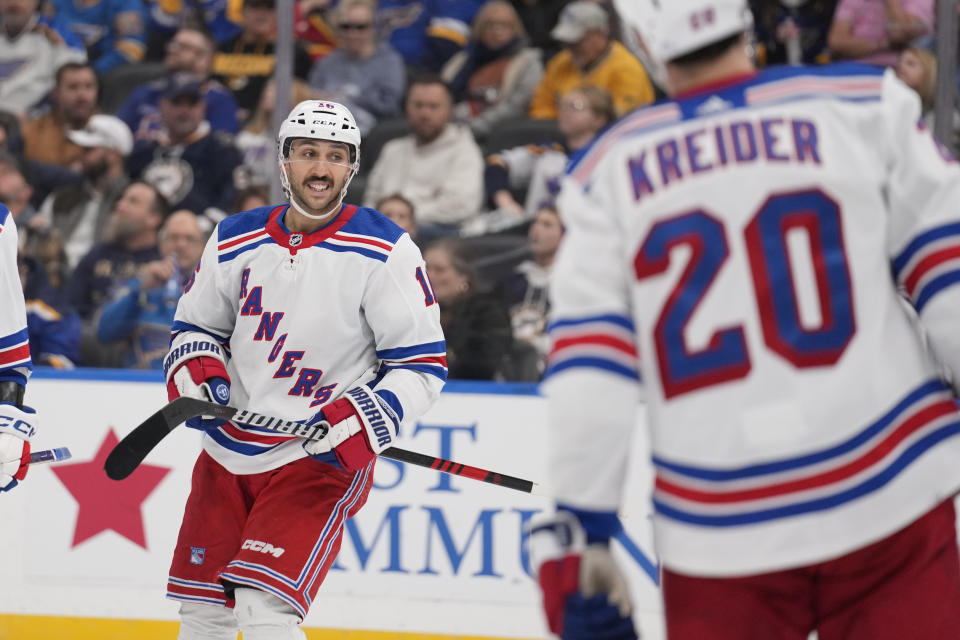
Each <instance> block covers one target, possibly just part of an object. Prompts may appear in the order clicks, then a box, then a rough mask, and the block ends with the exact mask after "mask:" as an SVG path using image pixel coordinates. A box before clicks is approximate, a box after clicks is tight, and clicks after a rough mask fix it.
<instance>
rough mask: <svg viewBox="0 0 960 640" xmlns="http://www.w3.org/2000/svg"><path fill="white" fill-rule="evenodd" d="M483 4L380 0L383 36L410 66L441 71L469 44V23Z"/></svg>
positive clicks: (480, 1) (470, 0)
mask: <svg viewBox="0 0 960 640" xmlns="http://www.w3.org/2000/svg"><path fill="white" fill-rule="evenodd" d="M482 4H483V0H456V1H447V2H423V0H380V3H379V8H378V10H377V23H378V25H379V26H380V37H381V39H389V41H390V45H391V46H392V47H393V48H394V49H396V51H397V52H398V53H399V54H400V55H401V56H402V57H403V60H404V62H406V64H407V66H408V67H413V68H414V69H416V70H417V71H418V72H419V73H423V72H430V73H438V72H439V71H440V69H442V68H443V65H444V64H446V62H447V60H449V59H450V58H451V57H452V56H453V54H455V53H456V52H457V51H460V50H461V49H463V48H464V47H465V46H466V45H467V39H468V38H469V36H470V23H471V22H472V21H473V17H474V16H475V15H476V14H477V11H479V10H480V5H482Z"/></svg>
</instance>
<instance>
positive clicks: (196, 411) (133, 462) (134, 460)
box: [103, 398, 546, 495]
mask: <svg viewBox="0 0 960 640" xmlns="http://www.w3.org/2000/svg"><path fill="white" fill-rule="evenodd" d="M197 416H213V417H215V418H221V419H223V420H232V421H233V422H238V423H240V424H244V425H248V426H252V427H258V428H260V429H267V430H269V431H276V432H277V433H284V434H287V435H291V436H298V437H300V438H304V439H306V440H323V439H324V438H325V437H326V435H327V425H326V423H319V424H316V425H305V424H303V423H301V422H294V421H292V420H283V419H281V418H275V417H272V416H265V415H263V414H261V413H256V412H254V411H249V410H247V409H237V408H236V407H227V406H224V405H221V404H217V403H216V402H207V401H205V400H197V399H196V398H177V399H176V400H174V401H173V402H171V403H169V404H168V405H167V406H165V407H163V408H162V409H160V410H159V411H157V412H156V413H154V414H153V415H152V416H150V417H149V418H147V419H146V420H144V421H143V422H142V423H140V424H139V425H137V426H136V427H135V428H134V429H133V431H131V432H130V433H128V434H127V435H126V437H124V438H123V440H121V441H120V442H119V443H117V446H115V447H114V448H113V451H111V452H110V455H109V456H107V461H106V463H105V464H104V465H103V469H104V471H106V472H107V476H108V477H109V478H111V479H112V480H123V479H124V478H126V477H127V476H129V475H130V474H131V473H133V471H134V470H135V469H136V468H137V466H139V464H140V463H141V462H143V459H144V458H146V457H147V454H149V453H150V451H152V450H153V448H154V447H156V446H157V445H158V444H160V441H161V440H163V438H164V437H165V436H166V435H167V434H168V433H170V432H171V431H173V430H174V429H175V428H176V427H177V426H178V425H180V424H181V423H182V422H184V421H185V420H188V419H190V418H196V417H197ZM380 455H381V456H382V457H384V458H390V459H391V460H397V461H399V462H406V463H408V464H413V465H417V466H420V467H427V468H428V469H435V470H436V471H442V472H443V473H449V474H452V475H456V476H463V477H465V478H472V479H473V480H479V481H481V482H487V483H489V484H495V485H497V486H500V487H507V488H508V489H515V490H517V491H522V492H524V493H532V494H535V495H546V491H544V489H543V487H541V486H540V485H538V484H536V483H535V482H531V481H529V480H523V479H522V478H515V477H513V476H508V475H506V474H502V473H495V472H493V471H487V470H486V469H480V468H478V467H471V466H469V465H465V464H460V463H457V462H452V461H450V460H444V459H443V458H435V457H433V456H428V455H426V454H423V453H417V452H416V451H408V450H406V449H398V448H397V447H389V448H387V449H384V450H383V451H381V452H380Z"/></svg>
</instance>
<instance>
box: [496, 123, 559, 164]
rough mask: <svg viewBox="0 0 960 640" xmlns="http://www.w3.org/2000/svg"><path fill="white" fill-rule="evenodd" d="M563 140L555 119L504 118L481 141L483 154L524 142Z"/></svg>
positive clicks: (523, 143)
mask: <svg viewBox="0 0 960 640" xmlns="http://www.w3.org/2000/svg"><path fill="white" fill-rule="evenodd" d="M543 142H563V134H561V133H560V129H559V128H557V122H556V120H530V119H529V118H520V119H516V120H505V121H503V122H501V123H500V124H498V125H497V126H496V127H494V129H493V131H491V132H490V135H489V136H488V137H487V139H486V140H485V141H484V143H483V155H485V156H487V155H490V154H491V153H496V152H497V151H502V150H504V149H509V148H511V147H519V146H521V145H525V144H540V143H543Z"/></svg>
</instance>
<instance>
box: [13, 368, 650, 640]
mask: <svg viewBox="0 0 960 640" xmlns="http://www.w3.org/2000/svg"><path fill="white" fill-rule="evenodd" d="M27 401H28V404H31V405H33V406H36V407H38V408H39V409H40V411H41V420H42V421H41V425H40V430H39V434H38V436H37V437H36V439H35V441H34V443H33V445H34V449H35V450H39V449H47V448H53V447H61V446H68V447H70V449H71V450H72V452H73V456H74V457H73V459H72V460H70V461H69V462H65V463H60V464H58V465H52V464H48V465H42V466H36V467H34V468H32V469H31V471H30V474H29V475H28V477H27V480H26V482H25V483H24V484H23V486H21V487H18V488H17V489H16V490H15V491H13V492H10V493H9V494H3V495H0V567H2V568H3V569H2V572H3V580H0V640H27V639H31V640H32V639H34V638H63V639H78V640H79V639H86V638H97V639H99V640H103V639H110V638H131V637H136V638H141V639H147V640H150V639H152V638H158V639H159V638H173V637H175V629H176V625H175V623H174V621H175V620H176V618H177V604H176V603H175V602H173V601H170V600H167V599H165V597H164V594H165V592H166V577H167V570H168V567H169V561H170V554H171V551H172V549H173V546H174V543H175V542H176V536H177V531H178V527H179V523H180V519H181V516H182V513H183V505H184V502H185V500H186V497H187V492H188V489H189V482H190V472H191V469H192V465H193V461H194V459H195V458H196V455H197V453H198V451H199V448H200V446H199V443H200V434H199V433H198V432H196V431H192V430H189V429H186V428H182V427H181V428H178V429H177V430H175V431H174V432H173V433H172V434H170V436H168V437H167V439H165V440H164V441H163V442H162V443H161V444H160V446H158V447H157V449H155V450H154V451H153V452H152V453H151V455H150V456H149V457H148V458H147V460H146V465H147V466H146V470H145V472H144V473H143V474H142V476H138V474H140V473H141V472H140V471H138V472H137V474H134V476H131V478H130V479H128V480H127V481H124V482H121V483H116V482H113V481H110V480H108V479H107V478H106V477H105V476H104V475H103V473H102V470H101V468H102V458H103V456H105V454H106V452H107V451H108V450H109V446H110V444H111V442H112V439H114V438H119V437H123V435H125V434H126V433H127V432H128V431H129V430H130V429H132V428H133V426H135V425H136V424H138V423H139V422H140V421H142V420H143V419H144V418H145V417H147V416H148V415H149V414H150V413H152V412H153V411H154V410H156V409H157V408H158V407H160V406H161V405H162V404H164V402H165V401H166V393H165V390H164V387H163V385H162V383H161V382H160V380H159V377H158V375H157V374H155V373H152V372H145V373H144V372H129V371H106V372H104V371H97V372H93V371H79V372H39V373H38V374H37V375H36V376H35V377H34V379H33V380H32V381H31V382H30V385H29V389H28V393H27ZM639 420H640V418H639V416H638V424H639ZM546 434H547V426H546V422H545V415H544V410H543V400H542V399H541V398H540V397H538V396H537V395H536V393H535V390H534V387H532V386H527V385H492V384H479V383H450V384H449V385H448V387H447V389H446V390H445V391H444V393H443V394H442V396H441V398H440V400H439V401H438V403H437V404H436V405H435V406H434V407H433V408H432V409H431V410H430V411H429V412H428V413H427V414H426V415H424V416H423V417H422V418H421V419H420V420H419V421H418V422H417V423H416V424H411V425H406V426H405V429H404V433H403V434H402V437H401V440H400V442H399V443H398V446H401V447H403V448H406V449H412V450H415V451H422V452H423V453H427V454H430V455H434V456H439V457H443V458H448V459H453V460H456V461H458V462H462V463H466V464H472V465H475V466H479V467H484V468H488V469H493V470H496V471H499V472H502V473H507V474H510V475H515V476H519V477H522V478H527V479H529V480H533V481H535V482H541V483H542V482H544V479H545V472H544V464H543V462H544V461H543V442H544V439H545V437H546ZM634 448H635V449H636V450H637V453H638V456H635V458H638V459H640V460H643V459H645V458H646V454H645V453H644V449H645V444H644V442H643V441H642V438H637V439H636V442H635V443H634ZM631 473H632V476H633V479H632V482H631V491H633V495H632V496H631V499H630V501H629V502H630V504H629V506H628V507H627V509H628V511H629V514H628V517H627V519H626V526H627V537H626V538H625V539H624V540H623V541H622V543H621V544H617V545H615V550H616V552H617V553H618V554H620V555H621V556H622V559H623V564H624V565H625V566H626V567H628V570H629V574H630V579H631V583H632V586H633V595H634V598H635V600H636V602H637V611H638V615H637V618H638V624H639V625H640V626H641V628H642V630H643V631H644V633H645V635H644V637H645V638H647V639H652V640H656V639H657V638H662V637H663V630H662V623H661V621H660V617H661V615H660V611H661V606H660V602H659V597H658V592H657V587H656V576H657V567H656V564H655V560H654V558H653V554H652V546H651V542H650V530H649V523H648V519H647V513H648V508H647V506H646V505H647V496H646V491H645V490H646V489H647V488H648V486H649V480H650V478H649V471H648V470H647V469H646V467H645V465H644V464H642V463H640V464H635V465H634V468H633V469H632V472H631ZM137 478H141V479H137ZM135 479H137V480H136V482H134V480H135ZM375 482H376V484H375V489H374V491H373V492H372V493H371V495H370V498H369V500H368V502H367V505H366V506H365V507H364V508H363V510H362V511H361V512H360V514H358V515H357V516H356V517H355V518H353V519H352V520H351V521H349V522H348V523H347V526H346V528H345V532H344V541H343V547H342V550H341V552H340V555H339V557H338V558H337V561H336V564H335V566H334V568H333V570H332V571H331V572H330V574H329V576H328V577H327V580H326V581H325V582H324V584H323V586H322V587H321V590H320V594H319V596H318V598H317V600H316V602H315V604H314V606H313V608H312V609H311V611H310V614H309V616H308V617H307V619H306V621H305V624H304V626H305V627H306V628H307V629H308V636H309V638H311V640H321V639H323V640H327V639H333V638H338V639H339V638H343V639H345V640H368V639H369V640H382V639H386V638H403V639H407V638H410V639H413V638H426V639H434V638H435V639H437V640H440V639H444V638H451V639H452V638H459V639H462V640H467V639H473V638H526V639H533V638H545V637H547V632H546V629H545V626H544V623H543V620H542V618H541V613H540V608H539V601H538V597H539V593H538V591H537V589H536V585H535V583H534V582H533V580H532V579H531V578H530V577H529V575H528V573H527V572H528V569H529V567H528V558H527V557H526V555H525V554H524V552H523V545H522V538H523V536H522V529H523V525H524V523H525V522H526V521H527V520H529V518H530V517H532V516H533V515H534V514H536V513H537V512H538V511H539V510H541V509H543V508H544V507H545V506H546V503H547V501H546V499H544V498H538V497H534V496H530V495H528V494H524V493H520V492H517V491H512V490H509V489H504V488H500V487H495V486H490V485H485V484H482V483H479V482H475V481H471V480H468V479H463V478H456V477H451V476H447V475H444V474H441V473H439V472H436V471H432V470H429V469H422V468H418V467H408V466H405V465H402V464H400V463H396V462H393V461H390V460H381V461H380V462H379V463H378V465H377V473H376V476H375ZM291 517H295V514H292V515H291Z"/></svg>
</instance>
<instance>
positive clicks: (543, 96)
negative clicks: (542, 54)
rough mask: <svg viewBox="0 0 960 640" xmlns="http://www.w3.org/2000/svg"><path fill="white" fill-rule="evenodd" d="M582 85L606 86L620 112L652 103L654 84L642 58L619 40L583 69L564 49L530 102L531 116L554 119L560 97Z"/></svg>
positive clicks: (604, 87)
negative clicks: (604, 53)
mask: <svg viewBox="0 0 960 640" xmlns="http://www.w3.org/2000/svg"><path fill="white" fill-rule="evenodd" d="M582 85H591V86H594V87H600V88H601V89H606V90H607V91H609V92H610V95H612V96H613V104H614V106H615V107H616V109H617V113H618V114H623V113H626V112H627V111H630V110H631V109H633V108H635V107H639V106H642V105H645V104H649V103H651V102H653V85H651V84H650V78H649V77H648V76H647V72H646V71H645V70H644V68H643V65H642V64H640V61H639V60H637V59H636V58H634V57H633V55H632V54H631V53H630V52H629V51H627V48H626V47H624V46H623V45H622V44H620V43H619V42H611V43H610V50H609V51H608V52H607V54H606V55H604V56H603V57H602V58H601V59H600V60H598V61H597V62H596V64H594V66H593V67H592V68H589V69H584V70H581V69H579V68H577V66H576V64H574V61H573V56H572V55H571V54H570V52H569V51H561V52H560V53H558V54H557V55H555V56H554V57H553V58H552V59H551V60H550V62H549V63H548V64H547V70H546V73H545V74H544V76H543V80H541V81H540V85H539V86H538V87H537V90H536V91H535V92H534V94H533V100H532V101H531V102H530V117H531V118H543V119H555V118H556V117H557V101H558V100H559V98H560V96H563V95H565V94H566V93H567V92H568V91H570V90H572V89H576V88H577V87H580V86H582Z"/></svg>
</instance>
